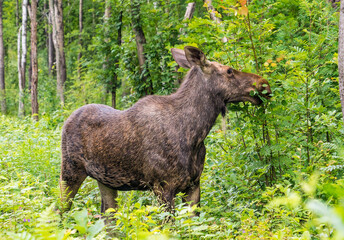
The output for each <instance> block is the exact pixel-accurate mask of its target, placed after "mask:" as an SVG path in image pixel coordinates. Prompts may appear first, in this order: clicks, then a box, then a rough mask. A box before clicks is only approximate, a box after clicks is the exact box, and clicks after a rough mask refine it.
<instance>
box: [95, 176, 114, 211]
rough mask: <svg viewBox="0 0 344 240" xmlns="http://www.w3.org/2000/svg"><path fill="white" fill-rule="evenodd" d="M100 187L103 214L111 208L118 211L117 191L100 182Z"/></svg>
mask: <svg viewBox="0 0 344 240" xmlns="http://www.w3.org/2000/svg"><path fill="white" fill-rule="evenodd" d="M98 187H99V190H100V195H101V198H102V205H101V212H102V213H105V211H106V210H107V209H109V208H113V209H116V208H117V201H116V198H117V190H114V189H111V188H109V187H107V186H105V185H104V184H102V183H101V182H99V181H98Z"/></svg>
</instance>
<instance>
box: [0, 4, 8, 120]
mask: <svg viewBox="0 0 344 240" xmlns="http://www.w3.org/2000/svg"><path fill="white" fill-rule="evenodd" d="M2 4H3V0H0V105H1V112H2V113H3V114H6V111H7V105H6V90H5V52H4V39H3V25H2Z"/></svg>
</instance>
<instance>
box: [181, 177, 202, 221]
mask: <svg viewBox="0 0 344 240" xmlns="http://www.w3.org/2000/svg"><path fill="white" fill-rule="evenodd" d="M184 193H185V196H184V197H183V202H184V203H188V204H189V206H191V207H192V206H194V205H197V206H198V207H199V206H200V200H201V188H200V184H199V183H197V184H195V185H194V186H192V187H190V188H189V189H187V190H186V191H185V192H184ZM195 215H199V214H198V213H195Z"/></svg>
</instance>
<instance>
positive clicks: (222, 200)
mask: <svg viewBox="0 0 344 240" xmlns="http://www.w3.org/2000/svg"><path fill="white" fill-rule="evenodd" d="M339 7H340V3H339V2H338V1H328V0H238V1H237V0H204V1H203V0H202V1H200V0H197V1H192V0H181V1H176V0H157V1H153V0H147V1H143V0H130V1H129V0H104V1H103V0H92V1H90V0H79V1H76V0H64V1H62V0H49V1H48V0H30V1H28V0H16V1H14V0H0V106H1V109H0V110H1V111H0V121H1V123H0V213H1V214H0V239H16V240H17V239H25V240H29V239H59V240H62V239H321V240H322V239H344V147H343V137H344V129H343V115H342V106H341V101H340V91H339V89H340V86H339V83H338V82H339V71H338V67H339V66H338V57H339V56H338V36H339V24H338V22H339V18H340V11H339ZM184 46H194V47H197V48H199V49H201V50H202V51H203V52H204V53H205V54H206V56H207V57H208V59H209V60H211V61H216V62H219V63H222V64H224V65H227V66H231V67H233V68H234V69H237V70H240V71H243V72H250V73H255V74H258V75H260V76H262V77H264V78H265V79H266V80H267V81H268V82H269V84H270V86H271V90H272V97H271V99H269V100H267V101H264V103H263V104H262V105H259V106H256V105H253V104H251V103H248V102H245V103H242V102H241V103H233V104H228V105H227V113H226V115H225V116H221V115H220V116H219V117H218V119H217V120H216V123H215V125H214V126H213V128H212V130H211V131H210V134H209V135H208V137H207V138H206V140H205V145H206V149H207V154H206V160H205V166H204V170H203V173H202V177H201V202H200V207H198V208H197V209H196V210H197V211H199V212H200V215H199V216H193V213H192V210H195V208H196V207H194V208H192V209H191V208H190V207H188V206H185V205H184V204H183V203H182V200H181V196H177V198H176V200H175V201H176V208H175V212H174V213H169V212H166V211H164V207H163V206H161V204H160V203H159V201H158V200H157V198H156V196H155V195H154V194H153V193H152V192H150V191H123V192H120V193H119V195H118V198H117V201H118V209H116V210H114V209H110V211H108V214H109V215H111V216H113V222H112V223H111V224H105V222H104V218H103V217H102V215H101V214H100V207H101V199H100V193H99V189H98V187H97V183H96V181H95V180H93V179H92V178H87V179H86V181H85V182H84V183H83V185H82V186H81V189H80V190H79V192H78V194H77V195H76V197H75V199H74V202H73V207H72V208H71V210H70V211H68V212H65V213H63V214H61V211H60V205H61V202H60V188H59V175H60V169H61V147H60V144H61V131H62V126H63V123H64V121H65V120H66V119H67V118H68V117H69V116H70V115H71V113H72V112H73V111H75V110H76V109H78V108H80V107H81V106H83V105H86V104H90V103H99V104H105V105H108V106H111V107H113V108H116V109H120V110H124V109H127V108H129V107H131V106H132V105H133V104H134V103H135V102H137V101H138V100H139V99H140V98H142V97H144V96H146V95H152V94H154V95H168V94H171V93H173V92H175V91H176V89H178V87H179V86H180V84H181V83H182V81H183V77H184V76H185V74H186V72H187V70H185V69H183V68H179V67H178V66H177V63H176V62H175V61H174V59H173V58H172V54H171V48H179V49H183V48H184ZM167 217H169V218H170V219H171V220H170V221H168V222H166V221H165V220H166V218H167Z"/></svg>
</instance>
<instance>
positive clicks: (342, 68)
mask: <svg viewBox="0 0 344 240" xmlns="http://www.w3.org/2000/svg"><path fill="white" fill-rule="evenodd" d="M339 11H340V13H339V14H340V15H339V36H338V70H339V94H340V101H341V104H342V114H343V121H344V0H341V2H340V10H339Z"/></svg>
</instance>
